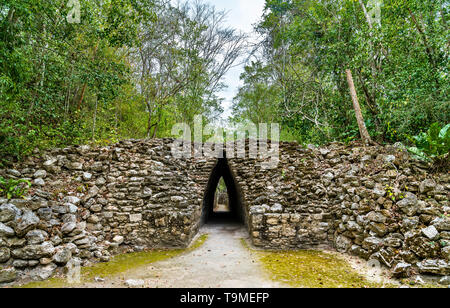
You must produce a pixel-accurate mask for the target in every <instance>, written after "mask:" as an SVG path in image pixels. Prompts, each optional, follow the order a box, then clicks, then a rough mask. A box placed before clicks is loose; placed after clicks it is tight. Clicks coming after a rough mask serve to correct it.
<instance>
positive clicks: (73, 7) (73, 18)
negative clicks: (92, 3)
mask: <svg viewBox="0 0 450 308" xmlns="http://www.w3.org/2000/svg"><path fill="white" fill-rule="evenodd" d="M67 7H68V8H69V9H70V10H69V13H68V14H67V17H66V20H67V22H68V23H69V24H79V23H80V22H81V4H80V0H69V2H68V3H67Z"/></svg>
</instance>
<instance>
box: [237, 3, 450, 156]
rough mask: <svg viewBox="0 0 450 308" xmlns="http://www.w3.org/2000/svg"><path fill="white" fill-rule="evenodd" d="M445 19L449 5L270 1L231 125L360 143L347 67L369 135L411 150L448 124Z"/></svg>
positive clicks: (302, 138) (313, 140) (298, 137)
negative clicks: (262, 125) (259, 124)
mask: <svg viewBox="0 0 450 308" xmlns="http://www.w3.org/2000/svg"><path fill="white" fill-rule="evenodd" d="M377 9H379V10H378V11H377ZM365 12H367V14H365ZM377 12H379V13H380V14H379V16H377ZM376 17H379V19H377V18H376ZM448 17H449V5H448V1H445V0H420V1H418V0H383V1H381V0H379V1H378V0H370V1H365V0H364V1H362V0H314V1H312V0H266V9H265V13H264V16H262V19H261V21H260V23H259V24H258V25H257V26H256V28H255V30H256V31H257V32H258V33H259V34H260V37H261V42H260V43H259V44H258V45H257V46H256V48H255V49H254V52H253V57H252V58H251V59H250V61H249V64H248V65H247V68H246V70H245V72H244V73H243V74H242V81H243V82H244V85H243V87H242V88H241V89H240V91H239V93H238V95H237V96H236V98H235V101H234V120H235V122H239V121H242V119H243V117H244V118H246V119H248V120H252V121H255V120H258V121H259V120H265V121H276V122H280V123H282V127H283V133H284V137H285V138H288V139H294V140H297V141H299V142H301V143H306V144H307V143H313V144H322V143H327V142H330V141H336V140H337V141H344V142H349V141H352V140H354V139H357V138H359V132H358V126H357V123H356V119H355V113H354V111H353V109H352V101H351V98H350V94H349V89H348V84H347V82H346V78H345V70H346V69H350V70H351V71H352V72H353V76H354V79H355V85H356V88H357V94H358V97H359V100H360V103H361V108H362V109H363V115H364V119H365V122H366V126H367V128H368V130H369V133H370V135H371V137H372V138H373V139H374V140H375V141H377V142H379V143H395V142H399V141H400V142H405V143H408V144H409V145H414V143H415V141H414V139H413V137H412V136H422V135H421V134H422V133H423V132H426V131H428V129H429V128H430V126H431V125H432V124H433V123H439V124H435V125H438V126H439V125H440V127H443V126H444V125H446V124H448V123H449V122H450V104H449V89H450V79H449V77H450V76H449V46H450V42H449V37H450V36H449V29H450V27H449V25H448ZM435 130H436V126H433V127H432V128H431V131H432V132H431V133H432V135H433V136H434V135H435V133H434V131H435ZM422 137H423V136H422ZM422 137H419V138H421V139H422ZM423 138H424V139H427V138H425V137H423ZM433 138H434V137H433ZM416 141H417V140H416ZM423 143H424V142H422V141H420V142H419V147H421V146H422V145H420V144H423ZM432 144H433V145H424V146H425V147H429V146H431V147H432V148H433V149H432V151H433V152H434V151H435V150H434V149H435V148H436V145H435V144H434V143H433V142H432ZM443 150H444V151H445V149H443ZM438 151H441V148H439V150H438ZM447 151H448V148H447Z"/></svg>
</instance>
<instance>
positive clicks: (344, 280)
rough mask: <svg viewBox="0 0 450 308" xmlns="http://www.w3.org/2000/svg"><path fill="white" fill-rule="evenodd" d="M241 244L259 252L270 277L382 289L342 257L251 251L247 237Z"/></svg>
mask: <svg viewBox="0 0 450 308" xmlns="http://www.w3.org/2000/svg"><path fill="white" fill-rule="evenodd" d="M242 244H243V245H244V247H246V248H247V249H250V250H251V251H252V253H254V254H256V255H257V256H258V258H259V261H260V262H261V264H262V265H263V267H264V269H265V270H266V271H267V272H268V274H269V275H270V277H271V279H272V280H274V281H277V282H282V283H286V284H288V285H290V286H292V287H297V288H381V287H388V286H386V285H382V284H379V283H375V282H371V281H369V280H367V279H366V278H365V277H364V276H362V275H360V274H358V273H357V272H356V271H355V270H354V269H353V268H351V266H350V265H349V264H348V263H347V262H346V261H345V260H343V259H340V258H339V257H338V256H336V255H333V254H327V253H325V252H321V251H315V250H300V251H281V252H278V251H259V250H252V249H251V248H250V247H249V246H248V244H247V242H246V241H245V240H243V241H242Z"/></svg>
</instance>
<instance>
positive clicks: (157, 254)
mask: <svg viewBox="0 0 450 308" xmlns="http://www.w3.org/2000/svg"><path fill="white" fill-rule="evenodd" d="M207 239H208V235H207V234H204V235H201V236H200V237H199V238H198V239H197V240H196V241H195V242H194V243H193V244H192V245H191V246H190V247H189V248H187V249H175V250H150V251H143V252H135V253H129V254H122V255H118V256H115V257H114V258H112V259H111V261H109V262H107V263H98V264H94V265H92V266H89V267H84V268H82V269H81V282H80V283H77V284H69V283H68V281H67V279H66V278H65V277H54V278H51V279H49V280H46V281H39V282H31V283H28V284H25V285H22V286H19V287H21V288H63V287H77V286H80V285H82V284H83V283H88V282H92V281H93V280H94V279H95V278H96V277H101V278H107V277H115V276H118V275H121V274H124V273H126V272H127V271H129V270H133V269H136V268H140V267H143V266H146V265H149V264H151V263H155V262H158V261H163V260H166V259H170V258H174V257H176V256H179V255H181V254H183V253H187V252H191V251H193V250H196V249H197V248H199V247H201V246H202V245H203V244H204V243H205V242H206V240H207Z"/></svg>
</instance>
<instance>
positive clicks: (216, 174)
mask: <svg viewBox="0 0 450 308" xmlns="http://www.w3.org/2000/svg"><path fill="white" fill-rule="evenodd" d="M223 186H226V189H223ZM223 193H226V194H227V197H228V198H225V199H226V202H227V204H226V205H224V204H221V205H218V204H217V203H218V202H220V203H223V201H221V200H223V199H224V196H223ZM202 222H203V224H214V223H233V224H236V223H239V224H244V222H245V214H244V209H243V206H242V197H241V193H240V189H239V187H238V185H237V183H236V180H235V178H234V176H233V172H232V171H231V169H230V166H229V165H228V160H227V158H226V155H225V158H219V160H218V162H217V165H216V166H215V167H214V169H213V171H212V172H211V176H210V179H209V182H208V186H207V188H206V193H205V197H204V200H203V219H202Z"/></svg>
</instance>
